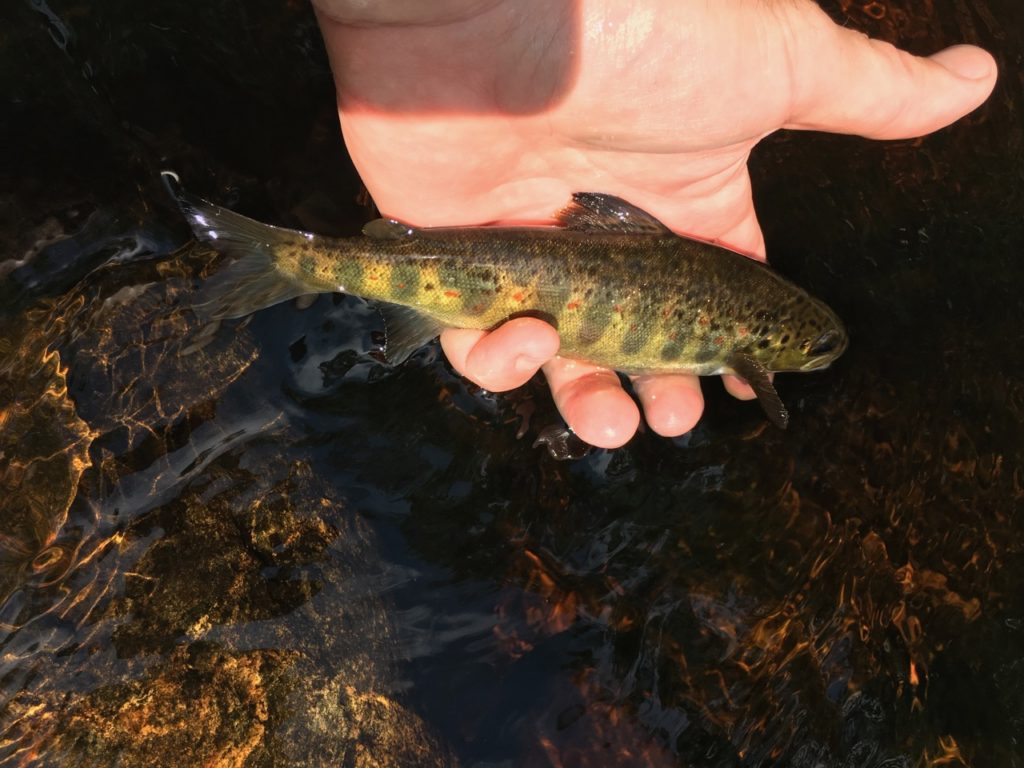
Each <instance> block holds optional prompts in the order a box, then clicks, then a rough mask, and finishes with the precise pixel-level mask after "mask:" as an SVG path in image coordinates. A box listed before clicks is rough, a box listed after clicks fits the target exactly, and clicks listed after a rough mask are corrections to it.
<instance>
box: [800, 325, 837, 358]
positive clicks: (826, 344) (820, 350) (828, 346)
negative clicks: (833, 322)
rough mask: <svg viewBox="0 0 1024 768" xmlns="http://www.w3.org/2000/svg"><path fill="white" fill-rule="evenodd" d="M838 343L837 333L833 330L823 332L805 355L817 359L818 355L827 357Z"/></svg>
mask: <svg viewBox="0 0 1024 768" xmlns="http://www.w3.org/2000/svg"><path fill="white" fill-rule="evenodd" d="M838 342H839V332H838V331H835V330H829V331H825V332H824V333H823V334H821V336H819V337H818V338H816V339H815V340H814V342H813V343H812V344H811V347H810V349H809V350H808V352H807V354H809V355H811V356H812V357H818V356H820V355H827V354H828V353H829V352H832V351H833V350H835V348H836V344H837V343H838Z"/></svg>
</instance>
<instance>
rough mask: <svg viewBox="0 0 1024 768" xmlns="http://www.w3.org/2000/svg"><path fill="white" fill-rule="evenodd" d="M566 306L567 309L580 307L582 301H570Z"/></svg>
mask: <svg viewBox="0 0 1024 768" xmlns="http://www.w3.org/2000/svg"><path fill="white" fill-rule="evenodd" d="M565 308H566V309H579V308H580V303H579V302H578V301H570V302H569V303H568V304H566V305H565Z"/></svg>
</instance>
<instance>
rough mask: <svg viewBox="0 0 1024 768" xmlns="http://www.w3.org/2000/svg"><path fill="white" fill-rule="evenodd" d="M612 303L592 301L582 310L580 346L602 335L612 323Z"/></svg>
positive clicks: (587, 344)
mask: <svg viewBox="0 0 1024 768" xmlns="http://www.w3.org/2000/svg"><path fill="white" fill-rule="evenodd" d="M614 311H615V310H614V305H613V304H609V303H606V302H604V301H594V302H593V303H591V304H588V305H587V307H586V309H584V310H583V317H582V319H581V320H580V333H579V343H580V346H584V347H586V346H589V345H591V344H593V343H594V342H595V341H597V340H598V339H600V338H601V337H602V336H604V334H605V331H607V330H608V327H609V326H610V325H611V324H612V316H613V313H614Z"/></svg>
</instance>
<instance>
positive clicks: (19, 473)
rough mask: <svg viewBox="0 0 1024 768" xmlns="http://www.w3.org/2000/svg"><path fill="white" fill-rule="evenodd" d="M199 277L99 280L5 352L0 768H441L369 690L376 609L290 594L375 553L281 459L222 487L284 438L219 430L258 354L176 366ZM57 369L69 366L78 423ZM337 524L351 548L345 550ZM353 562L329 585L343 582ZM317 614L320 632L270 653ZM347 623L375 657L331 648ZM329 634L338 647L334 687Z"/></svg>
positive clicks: (167, 268) (244, 348)
mask: <svg viewBox="0 0 1024 768" xmlns="http://www.w3.org/2000/svg"><path fill="white" fill-rule="evenodd" d="M208 260H209V254H208V253H201V252H199V253H197V252H194V251H188V250H186V251H185V252H183V253H181V254H179V255H178V257H176V258H172V259H167V260H163V261H158V262H151V263H148V264H143V265H141V266H135V267H134V269H133V268H131V267H121V269H120V270H118V271H117V272H114V271H107V272H104V271H103V270H101V274H100V275H99V277H98V278H97V279H95V280H90V279H87V280H86V281H84V282H83V284H82V285H81V286H79V288H78V289H76V290H75V291H72V292H71V293H70V294H69V295H68V296H66V297H64V298H63V299H61V300H59V301H55V302H48V303H46V304H45V305H43V306H40V307H39V308H37V309H34V310H32V311H31V312H29V313H27V315H26V317H25V318H24V321H23V323H21V324H18V325H17V326H14V327H8V328H5V329H3V331H4V334H3V344H2V345H0V425H2V429H0V461H2V463H0V467H2V469H0V489H2V491H3V493H2V494H0V590H2V591H0V642H2V643H3V655H2V657H0V674H5V675H6V676H5V677H4V678H3V686H2V693H3V706H2V709H0V754H2V755H4V756H5V764H12V765H25V766H29V765H36V764H38V761H40V760H43V761H45V762H46V763H47V764H51V763H53V761H56V762H57V763H62V764H63V763H65V762H68V763H71V762H73V763H74V764H75V765H79V766H97V768H99V766H109V765H113V764H115V763H116V764H118V765H123V766H166V765H168V764H175V765H206V766H211V767H213V766H216V767H217V768H221V767H224V768H227V767H229V766H230V767H234V766H242V765H251V764H253V761H257V762H263V761H270V764H274V765H296V766H298V765H302V766H307V765H318V764H322V765H341V764H345V765H352V766H358V767H363V766H365V767H367V768H369V767H370V766H381V767H385V766H405V765H413V764H415V765H424V766H432V765H438V766H441V765H448V764H450V761H449V760H448V759H447V758H445V757H444V755H445V754H446V752H445V750H444V749H443V748H441V747H440V745H439V744H438V743H437V742H436V740H435V739H434V737H433V736H432V734H431V733H430V732H429V730H428V729H427V728H426V727H425V726H424V724H423V723H422V721H421V720H420V719H419V718H418V717H417V716H416V715H415V714H414V713H412V712H410V711H408V710H406V709H405V708H404V707H403V706H402V705H401V704H399V703H398V702H397V701H395V700H393V699H392V698H391V697H390V696H389V695H388V694H387V693H385V692H383V691H376V690H375V688H376V687H377V685H378V684H379V681H380V679H381V678H382V676H386V670H387V668H386V664H387V659H388V658H389V656H390V652H389V650H388V649H389V643H390V642H391V640H390V639H389V633H388V631H387V621H386V618H385V616H384V614H383V613H382V609H381V608H380V606H379V605H378V603H377V601H376V600H375V599H369V598H368V596H367V595H357V596H355V597H353V598H350V599H346V598H345V596H344V595H338V594H335V595H334V596H332V597H328V598H324V596H323V595H322V594H321V589H322V583H323V582H321V581H320V580H319V579H309V578H287V577H286V574H288V573H289V572H291V571H296V570H297V572H298V573H301V572H302V571H303V570H305V569H309V568H311V567H312V568H315V569H320V568H321V567H323V566H321V565H320V562H321V560H322V559H323V556H324V553H325V552H326V551H327V548H328V547H332V548H334V549H335V550H336V551H341V552H342V553H344V554H345V555H346V557H350V558H355V561H356V562H360V561H361V560H360V558H363V557H364V555H363V554H362V553H363V551H364V550H365V549H366V548H367V547H368V546H369V542H368V538H367V537H368V536H369V533H368V531H367V530H365V529H363V528H360V527H359V526H358V525H357V524H356V523H354V522H353V521H352V520H349V519H347V518H346V517H345V510H344V506H343V505H342V504H340V502H339V501H338V500H337V499H336V498H334V492H333V491H332V490H331V489H330V488H329V487H327V486H325V485H324V484H323V483H322V482H320V481H319V480H318V479H317V478H315V477H314V476H313V475H312V474H311V473H310V471H309V469H308V467H304V466H303V465H302V464H301V463H295V462H294V461H292V460H289V459H286V458H284V457H281V456H278V455H277V454H276V452H273V451H272V452H270V453H269V454H267V455H265V456H264V457H263V464H262V466H261V467H260V468H259V470H258V471H257V472H256V473H255V474H254V472H253V471H248V470H246V471H243V470H241V469H240V468H232V467H231V464H230V462H229V463H228V465H226V466H224V467H222V468H216V466H217V465H216V461H217V457H218V456H220V455H223V454H224V453H225V452H226V451H227V450H228V449H229V448H230V447H231V446H233V445H235V444H236V443H238V442H239V441H240V440H246V439H252V438H253V437H258V436H259V435H260V434H262V433H272V432H273V431H274V430H279V429H281V422H280V418H279V415H278V414H277V413H275V412H274V411H273V410H266V409H264V410H261V409H259V408H257V409H245V408H243V409H241V410H240V411H239V413H237V414H235V415H232V414H230V413H220V412H219V410H218V409H219V406H218V405H217V404H218V401H219V398H220V397H221V395H222V393H223V392H224V391H225V390H226V389H227V388H228V387H229V386H230V385H231V384H232V383H234V382H236V381H237V380H238V379H239V378H240V377H242V376H244V375H245V372H246V370H247V369H248V368H249V367H250V366H251V365H252V364H253V362H254V361H255V360H256V358H257V353H256V350H255V348H254V347H253V345H252V344H251V343H249V342H248V340H247V339H246V337H245V336H244V334H242V335H239V336H233V335H231V336H227V335H223V336H222V337H221V338H220V339H219V340H213V341H211V339H205V341H206V342H207V343H206V344H205V345H204V346H203V347H202V348H201V349H198V350H196V349H192V350H189V352H188V354H182V353H181V352H182V347H183V345H185V344H188V343H189V341H188V340H189V338H190V336H191V335H192V333H193V330H194V329H193V327H192V320H191V317H190V314H189V313H188V312H182V310H181V308H180V305H179V297H180V295H181V293H182V291H189V290H191V281H192V279H193V277H194V274H195V272H196V271H197V270H202V269H204V268H205V264H206V262H207V261H208ZM59 350H72V354H73V355H74V364H75V365H74V367H75V371H76V374H75V375H76V376H77V381H76V386H77V387H78V390H79V391H80V392H81V394H82V395H83V396H80V397H78V398H77V402H76V398H74V397H72V396H71V395H70V394H69V383H68V369H69V366H68V365H66V364H64V363H62V359H61V352H60V351H59ZM83 416H84V417H83ZM97 446H99V447H98V448H97ZM207 467H209V468H211V470H210V471H208V472H206V474H205V475H201V474H200V472H201V471H202V470H204V468H207ZM254 469H255V468H254ZM83 476H84V477H83ZM199 478H204V479H201V480H200V490H198V491H197V490H194V489H191V488H190V483H193V482H195V481H196V480H197V479H199ZM339 515H341V517H339ZM346 521H347V522H346ZM339 525H344V526H349V527H350V526H352V525H356V527H355V528H351V527H350V528H349V530H348V531H347V533H346V535H345V536H344V538H343V539H339V538H338V537H339V533H340V529H339V527H338V526H339ZM339 548H340V549H339ZM344 562H345V558H341V559H340V561H339V562H337V563H336V564H335V565H333V566H331V567H330V568H328V570H330V569H331V568H333V569H334V571H335V572H334V573H333V575H332V576H331V580H332V582H334V583H341V584H344V583H346V575H345V572H344ZM339 568H340V569H342V570H341V571H338V569H339ZM267 569H280V571H281V573H282V577H281V578H278V579H273V580H268V577H267V575H266V574H267V572H268V571H267ZM336 591H337V590H335V592H336ZM317 595H320V597H319V598H318V599H320V600H321V601H322V600H324V599H326V600H327V601H328V606H327V608H326V611H327V614H326V615H325V616H324V617H323V618H321V619H316V618H315V617H314V614H312V613H311V614H310V618H309V619H308V621H309V622H311V623H312V624H311V626H315V627H318V630H317V631H303V630H302V629H301V628H299V629H297V630H296V631H297V632H299V634H296V635H294V636H283V635H281V634H279V633H277V631H276V630H275V631H274V632H272V633H271V634H270V635H267V636H263V635H262V634H261V633H263V632H265V631H266V630H264V629H263V627H264V626H265V623H266V622H267V621H268V620H270V619H272V618H274V617H275V616H277V615H280V614H283V613H289V612H292V611H300V612H302V611H306V612H309V611H314V608H313V607H312V605H311V600H312V599H313V598H314V597H315V596H317ZM338 600H342V605H335V604H334V602H335V601H338ZM342 606H344V607H342ZM344 615H347V616H348V617H349V620H351V618H352V617H353V616H354V617H356V618H357V619H360V618H361V621H359V622H358V624H359V626H360V627H363V626H366V627H372V626H373V625H374V624H375V623H376V624H378V625H379V627H378V630H377V631H376V632H375V633H374V635H373V637H374V639H373V641H372V642H362V641H359V640H353V639H352V638H353V636H352V633H351V630H348V629H341V628H338V629H335V630H331V629H330V626H331V624H332V623H334V622H337V621H339V620H340V617H342V616H344ZM270 626H273V625H270ZM321 631H325V632H331V633H332V639H331V640H330V642H328V643H327V644H328V645H332V644H333V645H337V644H339V643H340V644H341V647H343V648H344V650H342V651H338V652H337V655H338V656H339V657H340V659H341V661H340V663H336V664H335V665H334V667H333V669H332V670H331V671H330V674H327V675H325V670H324V669H323V668H322V667H321V666H320V665H319V664H318V663H315V662H314V659H315V658H316V657H317V656H318V655H319V654H320V653H321V652H322V651H323V648H322V646H323V644H324V640H323V637H322V636H321V635H320V634H319V632H321ZM235 635H237V636H235ZM250 635H251V637H250ZM183 638H184V639H185V640H186V642H185V643H182V639H183ZM242 638H248V639H242ZM353 643H354V644H353ZM346 644H347V645H346ZM247 645H257V646H261V647H259V648H254V649H251V650H242V649H240V648H243V647H245V646H247ZM278 648H280V650H278ZM168 761H170V762H168Z"/></svg>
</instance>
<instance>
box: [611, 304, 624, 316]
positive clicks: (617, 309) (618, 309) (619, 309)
mask: <svg viewBox="0 0 1024 768" xmlns="http://www.w3.org/2000/svg"><path fill="white" fill-rule="evenodd" d="M612 309H613V310H615V311H616V312H618V313H619V314H620V315H621V314H622V307H620V306H619V305H618V304H616V305H615V306H614V307H612Z"/></svg>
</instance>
